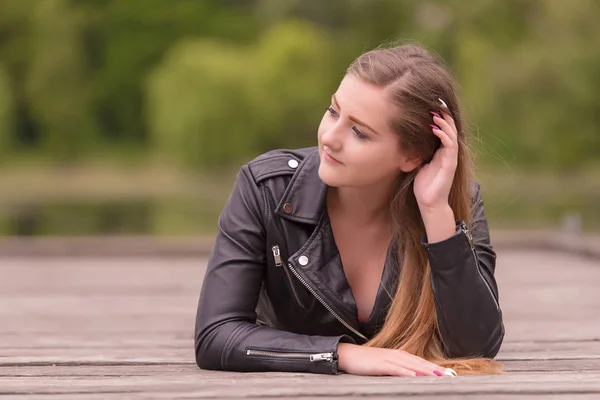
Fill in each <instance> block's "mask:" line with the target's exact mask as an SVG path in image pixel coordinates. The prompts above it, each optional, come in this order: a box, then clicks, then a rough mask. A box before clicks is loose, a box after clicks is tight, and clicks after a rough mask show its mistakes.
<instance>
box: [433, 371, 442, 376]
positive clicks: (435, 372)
mask: <svg viewBox="0 0 600 400" xmlns="http://www.w3.org/2000/svg"><path fill="white" fill-rule="evenodd" d="M433 373H434V374H436V375H437V376H442V375H444V374H442V373H441V372H440V371H433Z"/></svg>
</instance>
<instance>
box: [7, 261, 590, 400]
mask: <svg viewBox="0 0 600 400" xmlns="http://www.w3.org/2000/svg"><path fill="white" fill-rule="evenodd" d="M205 264H206V261H205V260H200V259H193V258H177V259H174V260H167V259H162V258H161V259H153V258H122V259H120V258H106V259H94V258H80V259H77V258H51V259H46V260H44V259H27V258H10V259H0V273H1V274H2V276H3V279H2V280H1V281H0V320H1V321H2V324H1V325H0V395H3V398H4V396H8V397H13V396H14V397H15V398H22V397H21V396H22V395H27V398H38V397H39V398H41V397H43V398H44V399H47V398H49V397H50V398H61V399H63V398H66V399H69V398H73V399H81V398H86V399H94V398H103V399H105V398H108V399H110V398H123V397H143V398H156V399H159V398H182V399H183V398H207V397H246V398H259V397H260V398H264V397H295V396H302V397H306V398H312V397H314V398H319V397H324V396H327V397H343V398H353V397H362V396H369V395H371V396H377V397H381V398H385V397H388V396H390V397H395V396H398V395H411V396H415V397H418V398H431V396H439V395H444V397H445V398H449V399H452V398H457V399H458V398H473V399H475V398H480V397H482V396H485V397H486V398H489V399H505V398H511V399H512V398H515V397H519V398H523V397H525V398H528V397H530V398H534V397H535V398H538V397H542V396H543V398H554V397H556V396H564V397H568V398H576V399H580V398H581V399H584V398H597V397H600V331H599V330H598V324H597V322H596V321H597V310H598V309H600V296H599V295H597V294H596V293H597V292H596V288H597V287H598V286H599V285H600V264H599V263H598V262H597V261H594V260H590V259H583V258H578V257H574V256H562V255H560V254H558V255H557V254H546V253H540V252H530V251H523V252H521V251H518V252H507V253H505V254H501V255H500V256H499V258H498V267H497V277H498V282H499V286H500V293H501V305H502V309H503V312H504V318H505V325H506V328H507V334H506V339H505V343H504V345H503V347H502V349H501V352H500V354H499V357H498V358H499V359H500V360H502V361H503V362H504V364H505V367H506V370H507V371H508V373H507V374H504V375H501V376H487V377H459V378H457V379H448V378H410V379H408V378H393V377H357V376H350V375H340V376H323V375H312V374H280V373H270V374H253V373H248V374H239V373H229V372H215V371H202V370H199V369H198V368H197V367H196V365H195V363H194V360H193V341H192V339H193V323H194V316H195V308H196V304H197V299H198V291H199V289H200V287H201V280H202V276H203V274H204V268H205ZM52 365H55V366H52ZM590 396H591V397H590Z"/></svg>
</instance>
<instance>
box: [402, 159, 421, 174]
mask: <svg viewBox="0 0 600 400" xmlns="http://www.w3.org/2000/svg"><path fill="white" fill-rule="evenodd" d="M422 163H423V159H422V158H421V157H419V156H403V157H402V162H401V164H400V170H402V172H411V171H412V170H414V169H415V168H417V167H418V166H420V165H421V164H422Z"/></svg>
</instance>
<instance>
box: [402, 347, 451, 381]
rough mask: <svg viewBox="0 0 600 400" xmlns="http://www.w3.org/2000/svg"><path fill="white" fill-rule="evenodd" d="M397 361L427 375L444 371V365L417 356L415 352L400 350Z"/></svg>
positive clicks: (438, 374) (435, 374)
mask: <svg viewBox="0 0 600 400" xmlns="http://www.w3.org/2000/svg"><path fill="white" fill-rule="evenodd" d="M397 362H399V363H400V365H402V366H403V367H405V368H409V369H411V370H413V371H415V372H420V373H422V374H423V375H427V376H440V375H441V374H443V373H444V368H443V367H441V366H439V365H437V364H435V363H432V362H430V361H427V360H425V359H424V358H421V357H418V356H415V355H414V354H410V353H408V352H406V351H404V350H399V351H398V360H397Z"/></svg>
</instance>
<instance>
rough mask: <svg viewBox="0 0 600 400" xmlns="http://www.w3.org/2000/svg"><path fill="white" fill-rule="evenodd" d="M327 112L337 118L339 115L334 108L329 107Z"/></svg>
mask: <svg viewBox="0 0 600 400" xmlns="http://www.w3.org/2000/svg"><path fill="white" fill-rule="evenodd" d="M326 110H327V111H328V112H329V114H331V116H333V117H337V115H338V113H337V111H335V110H334V109H333V107H327V108H326Z"/></svg>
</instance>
